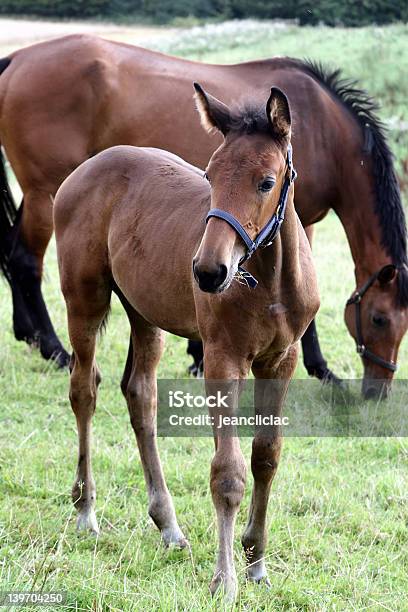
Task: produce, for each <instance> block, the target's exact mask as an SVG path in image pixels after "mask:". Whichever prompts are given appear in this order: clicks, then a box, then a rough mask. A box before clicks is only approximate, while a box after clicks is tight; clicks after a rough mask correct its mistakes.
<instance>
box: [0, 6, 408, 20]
mask: <svg viewBox="0 0 408 612" xmlns="http://www.w3.org/2000/svg"><path fill="white" fill-rule="evenodd" d="M0 13H2V14H8V15H36V16H41V17H80V18H84V17H105V18H109V19H114V18H115V17H117V18H125V17H126V18H128V19H129V18H134V19H137V18H139V19H148V20H151V21H154V22H158V23H168V22H170V21H172V20H173V19H175V18H186V17H195V18H197V19H209V18H210V19H242V18H245V17H258V18H261V19H296V20H298V21H299V23H300V24H311V25H313V24H317V23H325V24H328V25H331V26H335V25H345V26H357V25H360V26H361V25H366V24H371V23H377V24H385V23H391V22H393V21H407V20H408V2H407V0H320V2H313V1H312V0H269V2H265V1H263V0H1V2H0Z"/></svg>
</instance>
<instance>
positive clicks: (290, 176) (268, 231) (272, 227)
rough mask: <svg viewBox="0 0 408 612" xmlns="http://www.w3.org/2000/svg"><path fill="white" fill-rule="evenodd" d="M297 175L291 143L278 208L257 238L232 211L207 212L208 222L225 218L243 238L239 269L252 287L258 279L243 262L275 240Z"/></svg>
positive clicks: (214, 210)
mask: <svg viewBox="0 0 408 612" xmlns="http://www.w3.org/2000/svg"><path fill="white" fill-rule="evenodd" d="M296 176H297V173H296V170H295V169H294V167H293V164H292V145H290V144H289V146H288V151H287V157H286V175H285V181H284V183H283V185H282V189H281V192H280V195H279V202H278V206H277V208H276V211H275V213H274V215H273V216H272V217H271V218H270V220H269V221H268V223H267V224H266V225H265V226H264V227H263V228H262V229H261V231H260V232H259V234H258V235H257V236H256V237H255V240H252V238H251V237H250V236H249V234H248V233H247V232H246V230H245V229H244V228H243V226H242V225H241V223H240V222H239V221H238V219H236V218H235V217H234V215H231V213H229V212H226V211H225V210H221V209H220V208H212V209H211V210H210V211H209V213H208V214H207V217H206V220H205V222H206V223H207V222H208V220H209V219H211V217H217V218H218V219H223V221H226V223H228V224H229V225H230V226H231V227H232V228H233V229H234V230H235V231H236V232H237V234H238V235H239V236H240V237H241V238H242V240H243V242H244V244H245V246H246V251H245V254H244V256H243V257H241V259H240V260H239V266H238V270H239V272H240V273H241V275H242V276H243V277H244V279H245V280H246V282H247V283H248V285H249V287H251V289H254V288H255V287H256V286H257V284H258V281H257V280H256V278H254V277H253V276H252V274H250V273H249V272H248V271H247V270H245V269H244V268H242V267H241V264H243V263H244V262H245V261H247V260H248V259H249V258H250V257H251V256H252V255H253V254H254V252H255V251H256V249H258V248H259V247H261V248H265V247H268V246H270V245H271V244H272V242H273V241H274V240H275V238H276V236H277V235H278V233H279V230H280V228H281V225H282V223H283V220H284V218H285V212H286V205H287V202H288V193H289V187H290V186H291V184H292V183H293V181H294V180H295V178H296Z"/></svg>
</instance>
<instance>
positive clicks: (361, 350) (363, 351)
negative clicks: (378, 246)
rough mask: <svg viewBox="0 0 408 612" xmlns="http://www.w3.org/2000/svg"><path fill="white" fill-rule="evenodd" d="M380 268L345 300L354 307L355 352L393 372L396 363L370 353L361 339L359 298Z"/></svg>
mask: <svg viewBox="0 0 408 612" xmlns="http://www.w3.org/2000/svg"><path fill="white" fill-rule="evenodd" d="M382 270H383V268H381V270H378V272H375V273H374V274H373V275H372V276H370V278H369V279H368V281H367V282H366V283H364V285H363V286H362V287H361V289H357V291H356V292H355V293H354V294H353V295H352V296H351V298H350V299H348V300H347V304H346V305H347V306H350V305H351V304H354V305H355V307H356V336H357V338H356V347H357V353H358V354H359V355H361V357H365V358H366V359H369V360H370V361H372V362H373V363H376V364H377V365H379V366H381V367H382V368H385V369H386V370H390V371H391V372H395V371H396V369H397V364H396V363H394V362H393V361H386V360H385V359H383V358H382V357H379V356H378V355H376V354H375V353H372V352H371V351H370V350H369V349H368V348H367V347H366V346H365V344H364V340H363V330H362V326H361V300H362V299H363V297H364V295H365V294H366V293H367V291H368V290H369V289H370V287H371V286H372V285H373V284H374V283H375V281H376V280H377V278H378V276H379V275H380V273H381V271H382Z"/></svg>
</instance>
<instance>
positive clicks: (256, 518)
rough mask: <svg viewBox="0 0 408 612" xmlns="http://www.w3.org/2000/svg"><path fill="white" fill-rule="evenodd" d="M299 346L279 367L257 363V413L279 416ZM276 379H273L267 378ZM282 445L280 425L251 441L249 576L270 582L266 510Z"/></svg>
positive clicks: (245, 540)
mask: <svg viewBox="0 0 408 612" xmlns="http://www.w3.org/2000/svg"><path fill="white" fill-rule="evenodd" d="M297 357H298V347H297V346H296V345H295V346H292V347H291V348H290V349H289V351H288V353H287V355H286V357H285V358H284V360H282V361H281V363H280V364H279V367H278V368H275V367H273V366H272V365H270V364H268V363H267V362H264V363H262V364H254V365H253V366H252V371H253V373H254V376H255V378H256V380H255V412H256V414H260V415H263V416H270V415H274V416H277V417H280V416H281V414H282V407H283V402H284V400H285V397H286V392H287V389H288V386H289V382H290V379H291V378H292V375H293V372H294V370H295V367H296V363H297ZM268 379H274V380H268ZM281 446H282V434H281V429H280V427H278V426H271V427H263V428H261V429H259V430H258V431H257V432H256V433H255V436H254V439H253V442H252V456H251V469H252V475H253V478H254V488H253V491H252V498H251V506H250V509H249V518H248V523H247V526H246V529H245V531H244V534H243V536H242V545H243V547H244V551H245V555H246V559H247V578H248V580H251V581H254V582H265V583H266V584H268V585H269V580H268V575H267V571H266V566H265V558H264V554H265V547H266V542H267V537H266V513H267V508H268V500H269V493H270V489H271V485H272V481H273V478H274V476H275V474H276V471H277V469H278V464H279V458H280V452H281Z"/></svg>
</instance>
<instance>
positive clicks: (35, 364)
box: [0, 26, 408, 612]
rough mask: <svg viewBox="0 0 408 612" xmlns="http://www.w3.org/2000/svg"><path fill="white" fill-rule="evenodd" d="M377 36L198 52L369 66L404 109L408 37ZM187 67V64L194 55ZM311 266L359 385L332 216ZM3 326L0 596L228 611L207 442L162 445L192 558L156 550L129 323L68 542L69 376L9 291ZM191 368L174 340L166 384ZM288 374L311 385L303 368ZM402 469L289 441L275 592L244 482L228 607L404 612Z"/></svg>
mask: <svg viewBox="0 0 408 612" xmlns="http://www.w3.org/2000/svg"><path fill="white" fill-rule="evenodd" d="M381 31H383V32H384V34H383V37H382V38H381V40H380V41H379V40H378V35H377V34H376V30H374V29H372V30H370V29H366V28H365V29H363V30H353V31H351V30H331V29H329V28H319V29H316V30H313V29H309V28H308V29H304V30H299V29H294V28H292V27H291V28H290V29H289V30H288V31H282V32H281V33H279V32H274V34H273V37H272V36H271V40H268V39H267V40H262V41H258V42H257V41H254V42H253V43H251V45H243V46H242V45H240V46H239V47H235V46H234V43H233V42H228V41H226V42H225V44H224V45H223V46H222V47H221V48H220V50H219V51H218V52H209V53H207V54H205V53H204V52H203V51H202V50H200V51H199V55H200V58H201V59H210V60H215V59H217V61H219V60H224V61H235V60H238V59H245V58H251V57H255V56H258V55H272V54H277V53H280V54H283V53H290V54H291V55H304V54H307V55H312V56H313V57H319V58H321V59H331V60H333V61H334V62H336V63H338V64H340V65H344V66H345V67H346V68H347V69H348V72H349V73H350V74H355V75H358V71H359V67H361V70H363V69H364V82H367V83H373V89H374V93H376V91H377V90H376V87H378V91H379V92H380V93H381V92H382V91H385V89H386V88H385V83H386V82H388V81H389V82H391V81H392V82H393V83H394V85H395V87H396V88H398V89H396V92H397V93H396V95H395V99H397V98H398V96H399V95H401V100H403V99H405V95H406V91H405V89H404V88H406V87H407V84H406V82H404V80H403V78H402V75H403V74H404V71H403V69H402V64H403V63H404V58H406V57H407V54H408V44H407V30H406V28H405V27H403V26H392V27H390V28H387V29H385V28H382V29H381ZM198 44H199V40H198V37H197V45H198ZM370 45H371V46H370ZM381 45H384V49H387V52H385V50H384V51H383V54H384V62H385V63H384V64H379V63H378V61H375V58H376V57H377V58H378V57H380V56H378V55H375V53H377V52H376V51H375V49H377V48H379V47H380V46H381ZM370 49H373V51H372V53H371V52H370ZM374 51H375V53H374ZM189 55H191V56H194V53H193V50H191V52H190V53H189ZM196 55H197V54H196ZM364 58H366V60H364ZM371 58H372V59H371ZM397 59H398V62H399V63H398V62H397ZM405 61H406V59H405ZM379 66H381V71H378V67H379ZM377 72H381V75H379V74H377ZM398 75H399V76H398ZM377 81H378V85H376V86H375V87H374V84H375V83H376V82H377ZM384 95H387V96H388V94H384ZM387 99H388V98H387ZM398 99H399V98H398ZM397 107H398V104H397V105H396V106H395V107H394V106H393V105H392V104H391V102H387V112H386V113H385V115H386V116H391V114H392V113H393V112H394V110H395V109H396V108H397ZM398 108H399V107H398ZM401 108H402V107H401ZM395 112H397V111H396V110H395ZM401 112H406V111H404V110H401ZM328 245H330V248H328ZM315 256H316V263H317V269H318V275H319V280H320V289H321V295H322V307H321V310H320V312H319V315H318V325H319V330H320V335H321V340H322V346H323V349H324V352H325V355H326V357H327V358H328V360H329V363H330V365H331V366H332V367H333V369H334V370H335V371H336V373H337V374H338V375H341V376H344V377H347V378H353V377H359V376H361V371H362V370H361V364H360V362H359V359H358V357H357V355H356V354H355V351H354V343H353V341H352V339H351V338H350V336H349V335H348V333H347V331H346V328H345V326H344V323H343V305H344V301H345V299H346V298H347V296H348V294H349V293H350V292H351V290H352V289H353V286H354V285H353V266H352V262H351V258H350V254H349V250H348V247H347V244H346V241H345V237H344V233H343V230H342V228H341V226H340V224H339V222H338V220H337V219H336V217H335V216H334V215H329V217H328V218H327V219H326V220H325V221H324V222H322V223H320V224H319V226H318V231H317V234H316V244H315ZM46 270H47V273H46V278H45V281H44V293H45V297H46V301H47V304H48V305H49V307H50V313H51V317H52V320H53V322H54V324H55V327H56V329H57V330H58V332H59V334H60V336H61V338H62V339H63V341H64V342H65V344H66V345H67V344H68V339H67V331H66V323H65V311H64V304H63V301H62V298H61V295H60V292H59V286H58V276H57V267H56V258H55V246H54V244H53V245H52V248H50V249H49V251H48V254H47V261H46ZM333 270H336V274H333ZM0 329H1V330H2V340H1V344H0V397H1V400H2V411H1V417H0V419H1V426H0V590H1V589H19V590H28V589H31V588H32V589H39V588H43V589H44V590H63V591H68V593H69V605H67V606H66V608H65V609H77V610H98V611H105V610H112V611H114V610H115V611H116V610H117V611H126V612H127V611H129V612H130V611H133V610H138V611H139V610H149V611H152V610H160V611H161V610H164V611H167V610H169V611H170V610H177V611H181V610H217V611H218V610H220V609H223V604H222V603H221V602H219V601H215V602H211V600H210V598H209V595H208V586H207V585H208V582H209V580H210V578H211V572H212V569H213V566H214V560H215V550H216V527H215V517H214V512H213V508H212V502H211V497H210V493H209V486H208V476H209V465H210V461H211V457H212V452H213V449H212V442H211V440H210V439H200V438H194V439H188V438H175V439H170V438H167V439H163V440H160V449H161V457H162V461H163V465H164V469H165V472H166V476H167V481H168V485H169V488H170V490H171V492H172V494H173V497H174V502H175V506H176V510H177V513H178V516H179V521H180V523H181V526H182V528H183V529H184V530H185V532H186V534H187V535H188V537H189V540H190V543H191V546H192V555H191V557H190V556H189V555H188V554H187V553H185V552H176V551H172V552H168V551H165V550H164V549H163V548H162V546H161V544H160V541H159V534H158V532H157V530H156V529H155V528H154V527H153V526H152V524H151V522H150V521H149V519H148V517H147V498H146V491H145V486H144V482H143V475H142V470H141V466H140V461H139V457H138V453H137V448H136V444H135V440H134V436H133V432H132V430H131V427H130V423H129V419H128V416H127V410H126V405H125V402H124V399H123V398H122V396H121V394H120V390H119V381H120V377H121V373H122V369H123V366H124V362H125V358H126V350H127V342H128V325H127V322H126V317H125V316H124V314H123V311H122V309H121V307H120V305H119V304H118V303H117V301H114V304H113V310H112V316H111V319H110V322H109V326H108V330H107V333H106V335H105V336H104V338H103V339H102V341H101V342H100V345H99V347H98V362H99V365H100V367H101V370H102V373H103V377H104V378H103V382H102V385H101V388H100V394H99V399H98V405H97V412H96V415H95V417H94V442H93V456H94V474H95V478H96V482H97V495H98V498H97V515H98V519H99V521H100V525H101V528H102V533H101V536H100V537H99V538H98V539H95V538H92V537H91V536H87V535H84V534H80V535H78V534H77V533H76V531H75V517H74V514H73V511H72V507H71V501H70V488H71V484H72V481H73V478H74V472H75V467H76V453H77V441H76V428H75V420H74V417H73V415H72V413H71V409H70V406H69V402H68V397H67V391H68V375H67V373H66V372H57V371H55V370H54V368H53V366H52V365H50V364H47V363H45V362H44V361H42V360H41V358H40V357H39V355H38V354H37V353H36V352H33V351H31V350H30V349H29V348H28V347H27V346H26V345H24V344H21V343H16V342H15V341H14V338H13V335H12V330H11V303H10V296H9V292H8V288H7V286H6V284H5V283H4V284H3V285H2V286H1V291H0ZM407 357H408V346H407V342H406V341H404V343H403V346H402V349H401V354H400V361H401V368H400V371H399V373H398V377H399V378H407V377H408V359H407ZM188 364H189V359H188V358H187V356H186V355H185V341H184V340H181V339H179V338H175V337H170V336H168V338H167V348H166V351H165V354H164V356H163V359H162V362H161V366H160V373H159V375H160V377H162V378H166V377H169V378H176V377H182V376H184V375H185V372H186V368H187V365H188ZM296 375H297V376H298V377H304V376H305V372H304V369H303V366H302V365H301V364H300V365H299V367H298V370H297V373H296ZM242 446H243V449H244V451H245V454H246V456H247V457H249V450H250V440H248V439H245V440H243V441H242ZM407 470H408V441H406V440H404V439H396V438H395V439H362V438H360V439H328V438H326V439H307V438H305V439H300V438H299V439H287V440H286V441H285V445H284V451H283V455H282V460H281V464H280V468H279V470H278V474H277V477H276V480H275V483H274V486H273V489H272V496H271V503H270V509H269V517H270V527H269V545H268V548H267V565H268V568H269V573H270V578H271V582H272V588H271V590H269V591H268V590H266V589H264V588H263V587H260V586H251V585H246V584H245V583H244V561H243V557H242V553H241V549H240V545H239V535H240V533H241V532H242V530H243V526H244V524H245V520H246V516H247V511H248V505H249V496H250V486H249V485H250V480H251V479H250V478H249V479H248V486H247V490H246V495H245V498H244V501H243V503H242V508H241V512H240V514H239V518H238V523H237V530H236V533H237V537H236V562H237V568H238V572H239V579H240V587H241V588H240V596H239V600H238V602H237V609H239V610H245V611H249V610H268V611H272V610H274V611H275V610H312V611H321V610H358V611H360V610H373V611H374V610H375V611H377V610H408V604H407V603H406V590H407V589H406V583H407V582H406V576H407V571H408V546H407V545H408V527H407V525H408V486H407V484H408V483H407ZM26 609H27V608H26ZM50 609H51V608H50Z"/></svg>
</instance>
